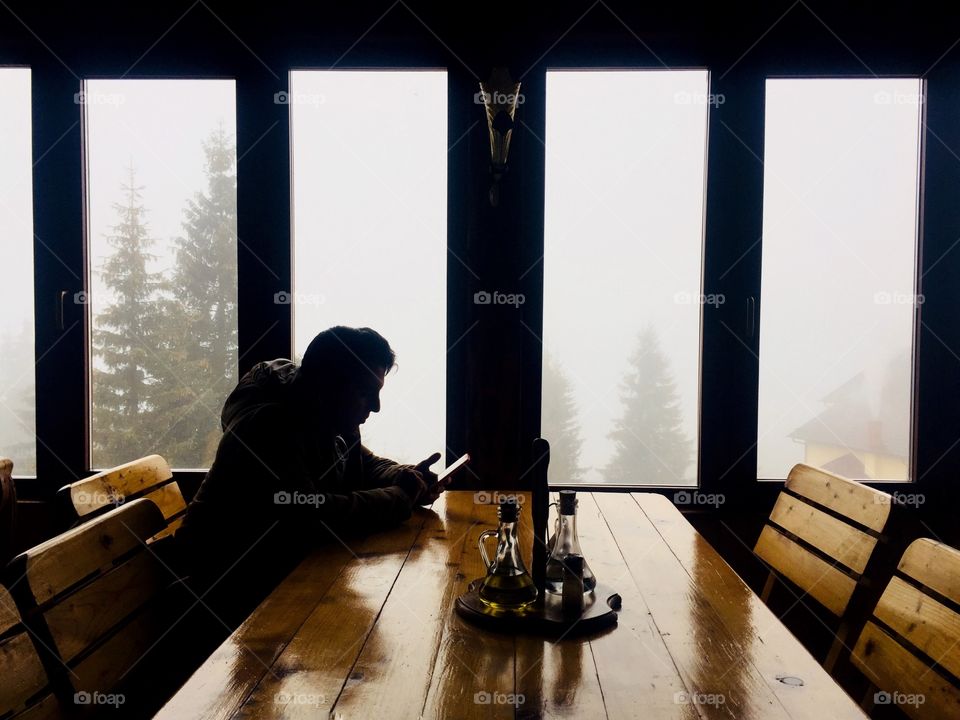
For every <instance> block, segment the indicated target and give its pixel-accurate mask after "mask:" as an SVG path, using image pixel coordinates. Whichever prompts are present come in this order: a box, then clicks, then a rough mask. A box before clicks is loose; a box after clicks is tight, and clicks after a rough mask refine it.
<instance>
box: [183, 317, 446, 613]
mask: <svg viewBox="0 0 960 720" xmlns="http://www.w3.org/2000/svg"><path fill="white" fill-rule="evenodd" d="M394 364H395V355H394V352H393V350H392V349H391V347H390V345H389V343H387V341H386V340H385V339H384V338H383V337H382V336H381V335H380V334H378V333H377V332H375V331H374V330H371V329H370V328H349V327H343V326H337V327H333V328H330V329H329V330H325V331H323V332H321V333H320V334H319V335H317V336H316V337H315V338H314V339H313V341H312V342H311V343H310V345H309V346H308V347H307V350H306V352H305V353H304V355H303V361H302V363H301V364H300V366H297V365H296V364H295V363H293V362H291V361H290V360H284V359H279V360H272V361H268V362H262V363H260V364H258V365H256V366H255V367H254V368H253V369H252V370H250V371H249V372H248V373H247V374H246V375H244V376H243V378H241V380H240V382H239V383H238V384H237V387H236V388H235V389H234V390H233V392H232V393H231V394H230V396H229V397H228V398H227V400H226V403H225V404H224V406H223V413H222V416H221V421H222V426H223V436H222V438H221V440H220V444H219V446H218V448H217V454H216V458H215V460H214V462H213V465H212V466H211V467H210V470H209V472H208V473H207V475H206V477H205V478H204V480H203V483H202V484H201V486H200V489H199V490H198V491H197V494H196V496H195V497H194V499H193V500H192V502H191V503H190V505H189V506H188V508H187V514H186V518H185V520H184V523H183V526H182V527H181V528H180V530H179V531H178V532H177V534H176V542H177V544H178V546H179V550H180V556H181V558H182V562H183V564H184V566H185V571H186V572H187V573H188V574H189V576H190V581H191V585H192V586H193V587H194V588H195V589H196V591H197V592H198V593H200V592H204V593H208V597H206V598H205V600H204V602H205V603H207V604H208V605H211V607H212V606H213V605H216V606H217V608H218V609H215V610H214V611H215V612H218V613H220V614H222V615H223V616H225V617H226V616H230V619H229V620H228V621H227V622H228V623H230V624H235V623H237V622H239V620H241V619H242V618H243V617H244V616H245V614H246V613H247V612H248V611H249V610H251V609H252V603H255V602H256V601H258V600H259V599H260V598H262V597H263V595H265V594H266V592H267V591H269V589H270V588H271V587H273V585H275V584H276V582H277V581H278V580H280V579H281V578H282V577H283V575H284V574H285V573H286V572H288V571H289V570H290V569H292V567H293V565H294V564H295V562H296V561H297V560H298V559H299V558H300V557H302V551H304V550H306V549H307V548H309V547H310V546H312V545H315V544H316V542H317V541H318V540H325V539H326V540H329V539H330V538H331V537H335V538H338V539H340V540H342V539H343V538H345V537H347V536H348V535H352V534H355V533H358V532H359V533H365V532H370V531H374V530H378V529H382V528H386V527H389V526H391V525H395V524H397V523H399V522H401V521H403V520H405V519H407V518H408V517H410V515H411V513H412V510H413V508H414V507H415V506H416V505H417V504H423V505H426V504H429V503H431V502H433V501H434V500H435V499H436V498H437V497H438V496H439V494H440V493H441V492H443V490H444V486H445V483H440V482H438V481H437V476H436V475H435V474H434V473H432V472H430V470H429V466H430V465H432V464H433V463H435V462H436V461H437V460H439V459H440V454H439V453H434V454H433V455H431V456H430V457H428V458H427V459H426V460H423V461H422V462H420V463H418V464H416V465H403V464H399V463H396V462H394V461H392V460H387V459H385V458H380V457H377V456H376V455H374V454H373V453H372V452H371V451H370V450H368V449H367V448H366V447H364V446H363V445H362V444H361V443H360V429H359V426H360V425H361V424H363V422H364V421H365V420H366V419H367V418H368V417H369V415H370V413H372V412H378V411H379V410H380V397H379V395H380V389H381V388H382V387H383V383H384V377H385V375H386V374H387V372H389V371H390V369H391V368H392V367H393V366H394Z"/></svg>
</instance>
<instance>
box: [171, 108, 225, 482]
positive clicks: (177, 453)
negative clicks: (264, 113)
mask: <svg viewBox="0 0 960 720" xmlns="http://www.w3.org/2000/svg"><path fill="white" fill-rule="evenodd" d="M203 150H204V154H205V157H206V166H205V172H206V179H207V188H206V190H205V191H204V192H198V193H196V194H195V195H194V197H193V198H192V199H191V200H188V201H187V205H186V207H185V208H184V213H183V214H184V219H183V224H182V226H183V232H184V234H183V235H182V236H180V237H178V238H177V239H176V240H175V263H174V266H173V270H172V274H171V278H170V283H169V285H168V287H167V289H168V294H167V299H166V300H165V309H164V313H163V315H164V346H165V351H166V352H167V353H169V355H170V357H171V366H172V368H173V369H174V372H175V373H176V374H177V379H176V382H174V383H171V384H170V386H169V387H167V388H165V389H164V391H163V392H162V393H160V394H159V395H158V396H157V407H158V410H159V411H160V412H161V414H162V415H163V416H164V417H165V418H167V420H168V423H169V426H168V427H167V428H166V430H165V441H164V443H165V449H166V453H167V454H168V455H169V458H168V459H169V460H170V462H171V464H172V465H174V466H175V467H208V466H209V465H210V463H211V462H212V461H213V456H214V453H215V451H216V447H217V442H218V441H219V438H220V420H219V414H220V408H221V407H222V405H223V400H224V398H225V397H226V395H227V394H228V393H229V392H230V390H232V389H233V387H234V385H236V382H237V365H238V358H237V175H236V153H235V146H234V143H233V142H232V139H231V138H230V136H229V135H227V134H226V133H225V132H224V130H223V126H222V125H221V126H220V127H219V128H218V129H217V130H215V131H213V132H212V133H211V134H210V136H209V137H208V138H207V140H206V141H205V142H204V143H203Z"/></svg>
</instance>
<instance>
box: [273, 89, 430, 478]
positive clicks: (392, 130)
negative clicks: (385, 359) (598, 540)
mask: <svg viewBox="0 0 960 720" xmlns="http://www.w3.org/2000/svg"><path fill="white" fill-rule="evenodd" d="M291 75H292V77H291V83H290V91H291V98H290V103H291V107H290V110H291V113H290V114H291V119H292V133H293V142H292V147H293V197H294V202H293V208H294V238H295V242H294V248H295V249H294V302H295V303H296V304H295V306H294V317H295V323H294V330H295V352H296V353H297V354H298V355H299V354H302V353H303V351H304V350H305V349H306V346H307V344H308V343H309V342H310V340H311V339H313V336H314V335H316V334H317V333H318V332H319V331H321V330H325V329H326V328H328V327H330V326H332V325H351V326H355V327H356V326H367V327H372V328H373V329H374V330H376V331H378V332H379V333H381V334H382V335H383V336H384V337H386V338H387V340H388V341H389V342H390V344H391V345H392V346H393V348H394V350H395V351H396V353H397V362H398V363H399V367H398V368H397V369H395V370H393V371H392V372H390V374H389V375H387V379H386V383H385V385H384V389H383V392H382V393H381V395H380V399H381V404H382V410H381V412H380V413H379V414H374V415H371V417H370V419H369V420H368V421H367V422H366V424H365V425H364V426H363V427H362V428H361V432H362V435H363V440H364V443H365V444H366V445H368V446H369V447H370V448H371V449H372V450H373V451H374V452H375V453H377V454H380V455H384V456H386V457H391V458H394V459H396V460H399V461H401V462H413V463H415V462H419V461H420V460H422V459H424V458H426V457H427V456H429V455H430V454H431V453H433V452H434V451H437V452H443V453H444V454H446V453H445V450H446V448H445V443H444V440H445V436H446V420H445V418H446V403H445V398H446V360H447V358H446V347H447V344H446V343H447V337H446V334H447V333H446V307H447V299H446V298H447V278H446V267H447V213H446V209H447V74H446V72H445V71H443V72H440V71H410V72H398V71H391V72H373V71H362V72H360V71H358V72H346V71H297V72H293V73H291ZM278 289H286V288H278ZM441 467H443V462H442V461H441V462H440V463H438V464H437V465H436V466H434V469H438V468H441Z"/></svg>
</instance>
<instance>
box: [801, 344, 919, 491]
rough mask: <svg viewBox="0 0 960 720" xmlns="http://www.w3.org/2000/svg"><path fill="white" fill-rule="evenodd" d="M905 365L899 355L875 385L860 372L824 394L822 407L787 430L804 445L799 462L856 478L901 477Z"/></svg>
mask: <svg viewBox="0 0 960 720" xmlns="http://www.w3.org/2000/svg"><path fill="white" fill-rule="evenodd" d="M904 362H906V366H905V367H904V364H903V363H904ZM909 368H910V365H909V357H908V356H903V357H900V358H897V360H895V361H894V362H892V363H891V364H890V366H888V369H887V372H886V373H885V377H884V380H883V382H882V384H880V385H879V386H878V387H877V386H873V387H871V385H870V384H869V383H868V381H867V376H866V374H865V373H863V372H860V373H858V374H856V375H854V376H853V377H852V378H850V379H849V380H847V381H846V382H845V383H843V384H842V385H840V386H839V387H838V388H836V389H835V390H833V391H832V392H831V393H829V394H828V395H827V396H825V397H824V398H823V399H822V402H823V404H824V406H825V407H824V409H823V411H822V412H821V413H820V414H819V415H817V416H816V417H814V418H813V419H812V420H810V421H809V422H807V423H804V424H803V425H801V426H800V427H798V428H797V429H796V430H794V431H793V432H791V433H790V437H791V438H792V439H793V440H794V441H795V442H798V443H802V444H803V446H804V460H803V461H804V462H805V463H806V464H808V465H812V466H814V467H819V468H823V469H824V470H829V471H830V472H834V473H837V474H838V475H843V476H844V477H848V478H852V479H857V480H881V479H882V480H906V479H907V478H908V455H909V449H910V438H909V425H910V423H909V422H908V419H909V412H910V399H909V390H910V388H909V383H905V382H903V379H904V375H903V374H902V373H903V372H904V371H906V372H907V373H909ZM906 377H909V374H908V375H907V376H906Z"/></svg>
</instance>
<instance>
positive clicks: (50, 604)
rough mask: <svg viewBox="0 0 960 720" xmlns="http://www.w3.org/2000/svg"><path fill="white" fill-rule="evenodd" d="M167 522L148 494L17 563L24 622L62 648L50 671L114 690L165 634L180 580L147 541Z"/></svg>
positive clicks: (94, 688)
mask: <svg viewBox="0 0 960 720" xmlns="http://www.w3.org/2000/svg"><path fill="white" fill-rule="evenodd" d="M164 525H165V523H164V518H163V515H162V514H161V512H160V510H159V508H158V507H157V506H156V505H155V504H154V503H153V501H151V500H147V499H144V498H141V499H139V500H134V501H132V502H130V503H125V504H124V505H122V506H121V507H118V508H116V509H114V510H111V511H109V512H107V513H106V514H104V515H101V516H98V517H96V518H94V519H93V520H91V521H89V522H87V523H84V524H83V525H80V526H78V527H76V528H73V529H72V530H68V531H67V532H65V533H63V534H61V535H58V536H57V537H54V538H52V539H50V540H48V541H46V542H44V543H41V544H40V545H37V546H35V547H33V548H31V549H29V550H27V551H26V552H23V553H21V554H20V555H18V556H17V557H15V558H14V559H13V560H12V561H11V563H10V566H9V567H8V572H9V573H10V576H11V577H15V578H22V580H20V581H19V582H17V583H16V585H12V586H11V587H12V588H13V593H14V597H15V598H16V601H17V604H18V606H19V607H20V610H21V612H22V613H23V615H24V618H25V621H26V623H27V625H28V627H30V628H31V629H33V630H35V632H36V633H37V634H38V636H39V637H42V638H44V639H45V640H46V643H45V644H46V645H47V651H48V652H50V653H54V654H55V658H54V659H55V660H56V661H57V662H56V663H53V664H50V663H48V670H49V671H50V672H51V674H52V673H54V672H60V673H61V674H62V675H63V676H64V677H62V678H61V679H62V680H63V681H64V683H65V684H67V685H69V687H71V688H72V689H73V691H74V692H78V693H95V692H99V693H109V692H110V691H111V689H113V688H114V687H115V686H116V684H117V683H118V682H119V681H120V680H122V679H123V678H124V676H125V675H126V674H127V672H128V670H130V669H131V668H132V667H134V666H135V665H136V664H137V663H138V662H139V660H140V659H141V658H142V657H143V655H144V654H145V653H146V652H147V651H148V650H149V649H150V648H151V647H152V645H153V644H154V643H155V642H156V641H157V640H158V639H159V637H160V636H161V634H162V633H163V632H164V628H165V620H164V618H165V615H164V607H163V602H162V597H163V595H164V590H165V589H166V588H167V587H168V586H170V585H171V584H172V583H173V582H174V580H175V578H174V577H173V576H171V574H170V572H169V571H168V570H167V569H166V568H165V567H164V566H163V564H162V563H161V562H160V560H159V559H158V558H157V556H156V555H155V553H154V551H153V550H151V549H150V548H149V547H148V546H147V545H146V541H147V540H148V539H149V538H151V537H153V536H154V535H156V534H157V533H158V532H160V531H161V530H163V528H164ZM58 666H59V667H58ZM66 668H69V672H67V671H66Z"/></svg>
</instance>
